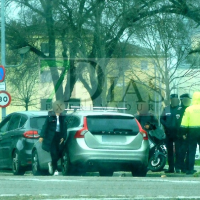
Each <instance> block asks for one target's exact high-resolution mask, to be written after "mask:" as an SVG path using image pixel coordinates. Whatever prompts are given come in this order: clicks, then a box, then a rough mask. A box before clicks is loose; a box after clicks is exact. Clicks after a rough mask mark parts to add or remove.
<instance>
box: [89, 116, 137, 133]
mask: <svg viewBox="0 0 200 200" xmlns="http://www.w3.org/2000/svg"><path fill="white" fill-rule="evenodd" d="M87 126H88V129H89V131H90V132H92V133H98V132H102V131H104V132H107V133H110V132H113V131H116V133H118V132H120V131H127V132H128V133H130V134H131V135H132V134H133V133H134V135H135V134H137V133H138V132H139V128H138V125H137V123H136V121H135V119H134V117H128V116H87Z"/></svg>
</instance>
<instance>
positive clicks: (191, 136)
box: [187, 128, 200, 171]
mask: <svg viewBox="0 0 200 200" xmlns="http://www.w3.org/2000/svg"><path fill="white" fill-rule="evenodd" d="M197 141H200V128H196V129H195V128H194V129H192V130H190V131H189V133H188V134H187V142H188V152H187V160H188V163H187V168H188V170H189V171H191V170H193V169H194V164H195V154H196V148H197Z"/></svg>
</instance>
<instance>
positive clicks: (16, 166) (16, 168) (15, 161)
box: [12, 150, 26, 175]
mask: <svg viewBox="0 0 200 200" xmlns="http://www.w3.org/2000/svg"><path fill="white" fill-rule="evenodd" d="M12 171H13V174H14V175H24V174H25V172H26V170H25V168H24V167H22V166H21V165H20V159H19V153H18V151H17V150H15V151H14V153H13V155H12Z"/></svg>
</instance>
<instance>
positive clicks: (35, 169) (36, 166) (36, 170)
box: [32, 150, 44, 176]
mask: <svg viewBox="0 0 200 200" xmlns="http://www.w3.org/2000/svg"><path fill="white" fill-rule="evenodd" d="M32 173H33V175H34V176H40V175H43V174H44V173H43V172H42V170H41V169H40V163H39V159H38V153H37V151H36V150H34V151H33V153H32Z"/></svg>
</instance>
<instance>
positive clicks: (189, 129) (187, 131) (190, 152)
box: [181, 92, 200, 174]
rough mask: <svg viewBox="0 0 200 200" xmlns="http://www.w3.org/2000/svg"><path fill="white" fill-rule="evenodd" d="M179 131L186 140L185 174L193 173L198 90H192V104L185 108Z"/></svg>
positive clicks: (198, 135)
mask: <svg viewBox="0 0 200 200" xmlns="http://www.w3.org/2000/svg"><path fill="white" fill-rule="evenodd" d="M181 131H182V133H183V135H184V136H185V137H187V141H188V149H187V160H188V166H187V167H188V171H187V172H186V174H193V173H195V170H194V163H195V153H196V147H197V141H199V140H200V92H194V94H193V97H192V105H191V106H189V107H187V108H186V109H185V113H184V115H183V118H182V121H181Z"/></svg>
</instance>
